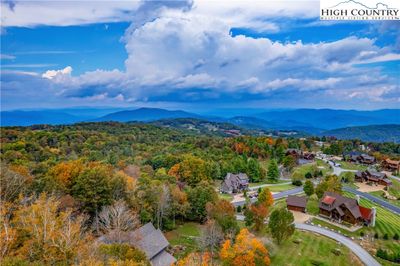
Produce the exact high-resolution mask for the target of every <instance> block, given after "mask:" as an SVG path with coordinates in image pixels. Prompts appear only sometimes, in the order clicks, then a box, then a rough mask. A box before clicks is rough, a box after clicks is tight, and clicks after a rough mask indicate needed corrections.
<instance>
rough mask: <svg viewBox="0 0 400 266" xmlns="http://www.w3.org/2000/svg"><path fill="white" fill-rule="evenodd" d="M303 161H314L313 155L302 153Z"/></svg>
mask: <svg viewBox="0 0 400 266" xmlns="http://www.w3.org/2000/svg"><path fill="white" fill-rule="evenodd" d="M303 159H305V160H309V161H312V160H314V159H315V154H314V153H312V152H304V153H303Z"/></svg>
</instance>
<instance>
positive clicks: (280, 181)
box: [249, 179, 288, 187]
mask: <svg viewBox="0 0 400 266" xmlns="http://www.w3.org/2000/svg"><path fill="white" fill-rule="evenodd" d="M286 182H288V180H281V179H279V180H278V181H276V182H275V183H271V181H269V180H268V179H266V180H263V181H261V182H257V183H250V184H249V187H255V186H260V185H269V184H280V183H286Z"/></svg>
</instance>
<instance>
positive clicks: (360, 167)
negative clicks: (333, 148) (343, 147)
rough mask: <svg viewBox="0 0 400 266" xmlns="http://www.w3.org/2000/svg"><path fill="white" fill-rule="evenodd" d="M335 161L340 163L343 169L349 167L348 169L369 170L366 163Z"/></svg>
mask: <svg viewBox="0 0 400 266" xmlns="http://www.w3.org/2000/svg"><path fill="white" fill-rule="evenodd" d="M335 162H336V163H338V164H340V165H341V167H342V168H343V169H348V170H360V171H364V170H367V168H368V166H365V165H361V164H354V163H351V162H346V161H335Z"/></svg>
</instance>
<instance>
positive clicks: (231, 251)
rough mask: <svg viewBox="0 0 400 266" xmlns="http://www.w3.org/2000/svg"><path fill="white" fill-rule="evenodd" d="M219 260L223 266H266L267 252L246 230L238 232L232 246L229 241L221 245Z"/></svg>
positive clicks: (267, 262) (268, 261)
mask: <svg viewBox="0 0 400 266" xmlns="http://www.w3.org/2000/svg"><path fill="white" fill-rule="evenodd" d="M220 258H221V260H222V262H223V263H224V264H225V265H235V266H256V265H257V266H261V265H263V266H268V265H270V259H269V256H268V250H267V249H266V248H265V246H264V245H263V243H262V242H261V241H259V240H258V239H256V238H255V237H254V235H252V234H251V233H250V232H249V231H248V230H247V229H246V228H244V229H242V230H240V233H239V234H238V235H237V236H236V239H235V243H234V244H233V245H232V244H231V241H230V240H226V241H225V242H224V243H223V244H222V248H221V251H220Z"/></svg>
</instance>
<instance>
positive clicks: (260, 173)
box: [246, 158, 265, 182]
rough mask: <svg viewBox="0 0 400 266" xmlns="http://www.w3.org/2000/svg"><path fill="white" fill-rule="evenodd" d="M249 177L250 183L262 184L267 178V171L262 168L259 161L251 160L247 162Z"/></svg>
mask: <svg viewBox="0 0 400 266" xmlns="http://www.w3.org/2000/svg"><path fill="white" fill-rule="evenodd" d="M246 173H247V175H248V176H249V178H250V182H260V181H261V180H263V179H264V178H265V170H264V169H263V168H262V167H261V166H260V164H259V163H258V161H257V160H255V159H253V158H249V159H248V160H247V171H246Z"/></svg>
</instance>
